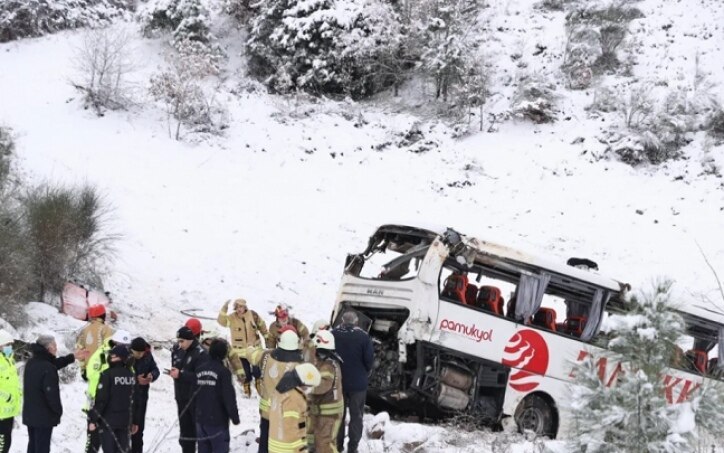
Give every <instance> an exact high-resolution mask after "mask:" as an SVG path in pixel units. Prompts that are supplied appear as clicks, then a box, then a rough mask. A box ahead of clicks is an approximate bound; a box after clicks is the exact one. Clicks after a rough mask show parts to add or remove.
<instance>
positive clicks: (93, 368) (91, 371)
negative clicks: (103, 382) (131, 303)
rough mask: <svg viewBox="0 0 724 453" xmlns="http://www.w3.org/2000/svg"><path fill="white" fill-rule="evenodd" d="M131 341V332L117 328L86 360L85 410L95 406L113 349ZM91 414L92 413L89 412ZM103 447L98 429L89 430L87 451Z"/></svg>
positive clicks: (96, 450) (91, 452)
mask: <svg viewBox="0 0 724 453" xmlns="http://www.w3.org/2000/svg"><path fill="white" fill-rule="evenodd" d="M130 343H131V334H130V333H128V332H127V331H125V330H117V331H116V332H115V333H114V334H113V335H112V336H111V338H108V339H107V340H106V341H104V342H103V346H102V347H99V348H98V349H96V350H95V352H94V353H93V354H92V355H91V356H90V358H89V359H88V361H87V362H86V370H85V374H86V378H87V380H88V389H87V390H86V397H87V401H86V406H85V408H84V410H85V411H89V409H90V408H91V407H93V405H94V402H95V398H96V392H97V390H98V383H99V382H100V378H101V373H103V372H104V371H105V370H106V369H108V366H109V365H110V363H109V362H108V358H109V354H110V352H111V349H113V347H115V346H128V345H129V344H130ZM89 415H90V414H89ZM100 448H101V437H100V433H99V431H98V430H94V431H91V430H88V431H87V433H86V443H85V453H97V452H98V451H99V450H100Z"/></svg>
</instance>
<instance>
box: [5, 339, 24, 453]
mask: <svg viewBox="0 0 724 453" xmlns="http://www.w3.org/2000/svg"><path fill="white" fill-rule="evenodd" d="M22 396H23V394H22V392H21V390H20V377H19V376H18V369H17V368H16V367H15V359H14V358H13V336H12V335H10V333H9V332H8V331H7V330H5V329H0V453H8V452H9V451H10V443H11V441H12V433H13V422H14V420H15V416H17V415H18V414H20V405H21V404H22V401H23V399H22Z"/></svg>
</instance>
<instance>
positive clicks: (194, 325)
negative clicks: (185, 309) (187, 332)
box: [185, 318, 201, 337]
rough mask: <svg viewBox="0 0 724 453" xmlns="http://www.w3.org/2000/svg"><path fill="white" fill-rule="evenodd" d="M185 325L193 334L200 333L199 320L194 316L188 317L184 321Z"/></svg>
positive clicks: (197, 334)
mask: <svg viewBox="0 0 724 453" xmlns="http://www.w3.org/2000/svg"><path fill="white" fill-rule="evenodd" d="M185 326H186V327H188V328H189V329H191V332H192V333H193V334H194V336H197V337H198V336H199V335H201V321H199V320H198V319H196V318H189V320H188V321H186V324H185Z"/></svg>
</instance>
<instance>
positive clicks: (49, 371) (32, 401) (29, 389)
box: [23, 335, 85, 453]
mask: <svg viewBox="0 0 724 453" xmlns="http://www.w3.org/2000/svg"><path fill="white" fill-rule="evenodd" d="M30 350H31V352H32V353H33V357H32V358H31V359H30V360H28V363H27V364H26V365H25V373H24V375H23V424H24V425H26V426H27V427H28V453H49V452H50V438H51V436H52V434H53V428H54V427H56V426H58V424H59V423H60V417H61V416H62V415H63V405H62V403H61V401H60V384H59V381H58V370H59V369H61V368H64V367H66V366H68V365H70V364H71V363H73V362H74V361H75V359H76V356H79V357H85V355H84V354H82V353H80V352H76V354H68V355H66V356H63V357H56V354H57V353H58V345H57V344H56V343H55V338H53V337H52V336H50V335H41V336H40V337H38V340H37V341H36V342H35V343H33V344H32V345H30Z"/></svg>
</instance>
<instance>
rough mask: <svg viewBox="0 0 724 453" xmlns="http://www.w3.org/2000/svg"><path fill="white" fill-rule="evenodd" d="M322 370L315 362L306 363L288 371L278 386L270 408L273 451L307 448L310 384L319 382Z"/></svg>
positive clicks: (273, 393) (270, 451)
mask: <svg viewBox="0 0 724 453" xmlns="http://www.w3.org/2000/svg"><path fill="white" fill-rule="evenodd" d="M320 380H321V377H320V374H319V371H318V370H317V368H315V366H314V365H312V364H311V363H302V364H299V365H297V366H296V367H294V369H293V370H290V371H287V372H286V373H285V374H284V376H282V378H281V379H280V380H279V382H278V383H277V385H276V387H274V389H273V392H272V396H271V409H270V411H269V453H293V452H304V451H306V450H307V438H306V436H307V427H306V420H307V415H308V413H307V407H308V406H307V396H306V394H305V392H306V391H307V390H306V388H308V387H315V386H317V385H319V382H320Z"/></svg>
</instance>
